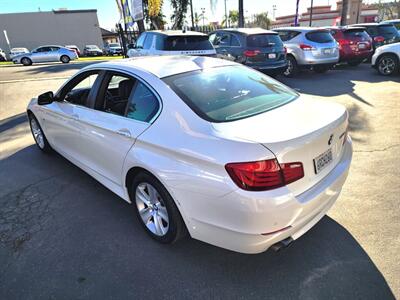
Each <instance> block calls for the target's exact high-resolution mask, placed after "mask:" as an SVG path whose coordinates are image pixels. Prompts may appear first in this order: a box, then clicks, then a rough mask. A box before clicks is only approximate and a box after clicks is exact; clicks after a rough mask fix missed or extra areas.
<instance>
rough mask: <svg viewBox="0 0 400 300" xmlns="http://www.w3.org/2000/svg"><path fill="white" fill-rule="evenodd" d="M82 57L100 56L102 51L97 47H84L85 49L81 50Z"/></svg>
mask: <svg viewBox="0 0 400 300" xmlns="http://www.w3.org/2000/svg"><path fill="white" fill-rule="evenodd" d="M83 55H85V56H102V55H103V51H102V50H101V49H100V48H99V47H98V46H97V45H86V46H85V48H83Z"/></svg>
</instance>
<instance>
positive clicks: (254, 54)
mask: <svg viewBox="0 0 400 300" xmlns="http://www.w3.org/2000/svg"><path fill="white" fill-rule="evenodd" d="M209 40H210V42H211V43H212V44H213V46H214V48H215V50H216V52H217V57H219V58H223V59H227V60H232V61H236V62H239V63H241V64H244V65H246V66H248V67H251V68H254V69H257V70H260V71H264V72H267V73H269V74H271V75H279V74H283V72H284V71H285V70H286V69H287V62H286V49H285V47H284V46H283V43H282V40H281V39H280V38H279V35H278V34H277V33H276V32H274V31H270V30H265V29H261V28H238V29H220V30H217V31H215V32H212V33H211V34H210V35H209Z"/></svg>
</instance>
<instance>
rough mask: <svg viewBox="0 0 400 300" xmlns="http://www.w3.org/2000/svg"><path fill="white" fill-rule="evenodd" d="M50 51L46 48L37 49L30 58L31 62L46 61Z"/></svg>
mask: <svg viewBox="0 0 400 300" xmlns="http://www.w3.org/2000/svg"><path fill="white" fill-rule="evenodd" d="M50 51H51V48H50V47H47V46H45V47H40V48H37V49H36V50H35V52H32V54H31V56H30V58H31V59H32V62H45V61H47V58H48V56H49V53H50Z"/></svg>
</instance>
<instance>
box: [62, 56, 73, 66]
mask: <svg viewBox="0 0 400 300" xmlns="http://www.w3.org/2000/svg"><path fill="white" fill-rule="evenodd" d="M70 60H71V59H70V58H69V56H68V55H62V56H61V57H60V61H61V62H62V63H63V64H67V63H69V61H70Z"/></svg>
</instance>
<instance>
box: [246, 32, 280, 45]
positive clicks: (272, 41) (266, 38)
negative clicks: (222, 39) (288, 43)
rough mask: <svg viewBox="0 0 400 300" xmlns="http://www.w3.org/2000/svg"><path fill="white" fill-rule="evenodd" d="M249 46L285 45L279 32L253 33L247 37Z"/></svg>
mask: <svg viewBox="0 0 400 300" xmlns="http://www.w3.org/2000/svg"><path fill="white" fill-rule="evenodd" d="M247 46H249V47H275V46H283V44H282V40H281V38H280V37H279V35H277V34H252V35H249V36H248V37H247Z"/></svg>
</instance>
